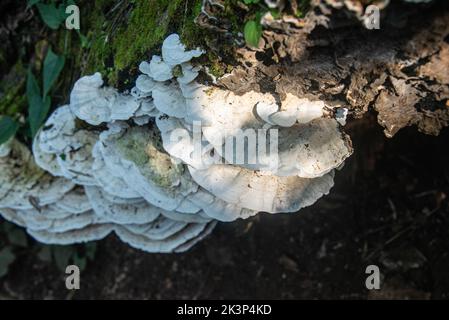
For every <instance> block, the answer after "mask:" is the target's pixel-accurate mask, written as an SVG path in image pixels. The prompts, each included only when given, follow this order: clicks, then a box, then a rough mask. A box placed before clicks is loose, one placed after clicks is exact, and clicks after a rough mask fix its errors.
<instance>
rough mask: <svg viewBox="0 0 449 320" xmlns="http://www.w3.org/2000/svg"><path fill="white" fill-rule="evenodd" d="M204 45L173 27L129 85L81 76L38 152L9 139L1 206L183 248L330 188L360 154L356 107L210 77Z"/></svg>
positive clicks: (48, 228)
mask: <svg viewBox="0 0 449 320" xmlns="http://www.w3.org/2000/svg"><path fill="white" fill-rule="evenodd" d="M201 54H203V52H202V51H201V50H192V51H187V50H186V48H185V47H184V45H182V44H181V42H180V39H179V37H178V35H176V34H172V35H170V36H169V37H168V38H167V39H166V40H165V41H164V43H163V46H162V56H153V57H152V58H151V60H150V61H149V62H147V61H144V62H142V63H141V64H140V66H139V69H140V71H141V72H142V74H141V75H140V76H139V77H138V78H137V80H136V84H135V87H134V88H133V89H132V90H131V92H129V93H119V92H118V91H117V90H115V89H113V88H109V87H105V86H103V81H102V78H101V75H100V74H98V73H96V74H94V75H91V76H85V77H82V78H81V79H79V80H78V81H77V82H76V83H75V85H74V88H73V91H72V92H71V95H70V104H69V105H65V106H62V107H59V108H58V109H56V110H55V111H54V112H53V114H52V115H51V116H50V117H49V119H48V120H47V122H46V123H45V125H44V126H43V127H42V128H41V129H40V131H39V132H38V134H37V135H36V137H35V139H34V142H33V154H34V157H33V156H32V154H31V152H30V151H29V150H28V149H27V147H26V146H24V145H23V144H21V143H20V142H19V141H16V140H13V141H10V142H9V143H8V144H6V145H4V146H3V147H2V150H1V151H2V152H1V158H0V167H1V171H0V180H1V183H0V213H1V214H2V215H3V216H4V217H5V218H6V219H8V220H10V221H13V222H14V223H17V224H18V225H21V226H23V227H25V228H26V229H27V230H28V232H29V233H30V234H31V235H32V236H33V237H35V238H36V239H37V240H39V241H42V242H45V243H54V244H70V243H79V242H85V241H91V240H97V239H101V238H103V237H105V236H107V235H108V234H110V233H111V232H115V234H116V235H117V236H118V237H119V238H120V239H121V240H122V241H124V242H126V243H128V244H129V245H131V246H133V247H135V248H139V249H142V250H144V251H148V252H181V251H185V250H187V249H189V248H190V247H191V246H193V245H194V244H195V243H197V242H198V241H199V240H201V239H202V238H204V237H205V236H206V235H208V234H209V233H210V232H211V231H212V229H213V228H214V226H215V225H216V223H217V222H218V221H223V222H229V221H233V220H236V219H239V218H242V219H245V218H248V217H251V216H254V215H256V214H257V213H258V212H268V213H288V212H297V211H298V210H300V209H301V208H303V207H306V206H309V205H311V204H313V203H314V202H315V201H317V200H318V199H319V198H320V197H322V196H323V195H325V194H327V193H328V192H329V191H330V189H331V188H332V186H333V178H334V171H335V169H337V168H339V167H341V165H342V164H343V162H344V161H345V159H346V158H347V157H349V156H350V154H351V153H352V148H351V142H350V139H349V137H348V136H347V135H346V134H345V133H343V131H342V125H343V124H344V120H345V110H343V109H336V108H334V107H331V106H328V105H326V103H324V102H323V101H319V100H315V101H311V100H309V99H307V98H301V97H298V96H295V95H293V94H290V93H287V94H284V95H276V94H274V93H262V92H256V91H249V92H246V93H244V94H241V95H237V94H235V93H233V92H232V91H229V90H224V89H222V88H219V87H218V86H211V85H207V84H204V81H203V83H200V82H199V81H196V80H195V79H196V78H197V77H198V75H199V74H200V72H202V70H201V67H199V66H194V65H193V64H192V63H191V62H190V61H191V60H192V58H196V57H199V56H200V55H201ZM239 139H240V140H239ZM242 141H243V143H240V144H239V142H242Z"/></svg>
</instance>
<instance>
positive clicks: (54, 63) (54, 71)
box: [43, 48, 65, 97]
mask: <svg viewBox="0 0 449 320" xmlns="http://www.w3.org/2000/svg"><path fill="white" fill-rule="evenodd" d="M64 64H65V57H64V56H58V55H57V54H55V53H54V52H53V50H51V48H49V49H48V52H47V56H46V57H45V60H44V79H43V81H44V92H43V96H44V97H45V96H47V94H48V93H49V92H50V89H51V87H52V86H53V84H54V83H55V81H56V79H57V78H58V76H59V74H60V73H61V71H62V69H63V68H64Z"/></svg>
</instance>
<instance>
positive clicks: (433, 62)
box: [202, 0, 449, 137]
mask: <svg viewBox="0 0 449 320" xmlns="http://www.w3.org/2000/svg"><path fill="white" fill-rule="evenodd" d="M206 2H208V1H206ZM346 2H347V1H346ZM335 3H339V4H340V5H336V4H335ZM341 3H342V2H341V1H340V2H339V1H330V0H322V1H313V2H312V6H313V7H312V10H311V11H310V12H309V13H308V14H307V15H306V17H305V18H304V19H297V18H293V19H292V18H289V19H283V20H271V21H268V22H267V23H266V25H265V28H264V32H263V39H262V41H261V43H260V46H259V48H257V49H249V48H247V47H241V48H239V49H237V56H238V57H239V58H238V65H237V66H235V67H234V69H233V72H232V74H231V75H230V76H226V77H224V78H222V79H219V84H220V85H222V86H224V87H226V88H227V89H230V90H232V91H234V92H237V93H244V92H247V91H249V90H251V89H253V90H259V91H262V92H274V93H277V94H279V95H281V96H282V95H284V94H286V93H293V94H296V95H298V96H301V97H302V96H305V97H308V98H312V99H320V100H325V101H326V102H327V103H329V104H331V105H340V106H342V107H346V108H348V109H349V110H350V114H351V115H352V116H354V117H361V116H362V115H363V114H364V113H365V112H367V111H368V110H370V109H374V110H375V111H377V113H378V122H379V124H381V125H382V126H383V127H384V128H385V135H386V136H388V137H392V136H394V135H395V134H396V133H397V132H398V131H399V130H400V129H401V128H404V127H406V126H410V125H416V126H417V128H418V130H419V131H421V132H423V133H426V134H431V135H438V134H439V132H440V130H441V129H442V128H443V127H445V126H447V125H448V123H449V100H448V99H449V41H448V40H449V25H448V23H447V22H448V21H449V3H447V2H445V1H436V2H435V1H434V2H432V3H429V4H419V5H416V4H407V3H403V2H400V1H391V3H390V5H388V6H386V7H385V8H384V9H383V10H382V11H381V25H380V29H379V30H375V29H374V30H368V29H366V28H365V27H364V26H363V24H362V23H361V21H360V14H361V12H362V11H361V10H364V7H363V6H362V5H361V4H360V3H359V6H358V7H356V9H354V8H351V7H348V6H345V5H341ZM352 3H357V1H352ZM214 9H215V10H217V6H214ZM218 9H219V7H218ZM203 18H204V17H203ZM203 20H204V19H203ZM213 21H214V25H217V21H215V20H213ZM202 25H203V26H207V23H205V22H204V21H202ZM223 25H225V24H223ZM217 33H218V31H217ZM222 34H225V35H226V37H229V33H223V32H222Z"/></svg>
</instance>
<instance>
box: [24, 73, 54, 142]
mask: <svg viewBox="0 0 449 320" xmlns="http://www.w3.org/2000/svg"><path fill="white" fill-rule="evenodd" d="M26 94H27V98H28V122H29V124H30V129H31V135H32V137H34V136H35V135H36V133H37V131H38V130H39V128H40V127H41V125H42V123H43V122H44V121H45V117H46V116H47V114H48V111H49V110H50V104H51V98H50V97H48V96H47V97H45V100H42V97H41V94H40V89H39V85H38V84H37V80H36V77H35V76H34V75H33V73H32V72H31V70H28V77H27V88H26Z"/></svg>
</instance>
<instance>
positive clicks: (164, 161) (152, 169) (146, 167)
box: [117, 128, 184, 189]
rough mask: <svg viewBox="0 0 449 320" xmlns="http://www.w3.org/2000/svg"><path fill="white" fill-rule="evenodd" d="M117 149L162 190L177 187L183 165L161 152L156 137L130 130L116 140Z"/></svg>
mask: <svg viewBox="0 0 449 320" xmlns="http://www.w3.org/2000/svg"><path fill="white" fill-rule="evenodd" d="M117 148H118V151H119V152H120V153H121V155H122V156H123V158H125V159H126V160H128V161H131V162H133V163H135V164H136V165H137V166H138V167H139V169H141V170H140V171H141V174H142V175H144V176H146V177H147V178H148V179H149V180H150V181H152V182H153V183H155V184H156V185H158V186H160V187H162V188H164V189H170V188H177V187H178V185H179V182H180V177H181V175H182V174H183V173H184V165H182V164H176V163H174V162H173V161H172V159H171V157H170V155H168V154H167V153H165V152H163V151H162V150H161V141H160V137H159V136H158V135H155V134H152V132H149V131H143V130H140V129H139V128H130V129H128V130H127V132H126V133H125V134H124V135H123V136H122V137H120V138H119V139H118V140H117Z"/></svg>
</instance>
